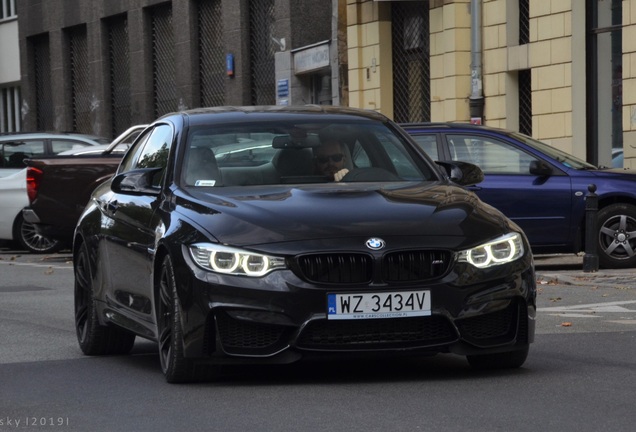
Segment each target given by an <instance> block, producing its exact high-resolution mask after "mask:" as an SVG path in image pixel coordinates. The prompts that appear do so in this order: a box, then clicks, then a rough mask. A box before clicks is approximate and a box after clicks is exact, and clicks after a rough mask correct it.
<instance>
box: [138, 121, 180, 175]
mask: <svg viewBox="0 0 636 432" xmlns="http://www.w3.org/2000/svg"><path fill="white" fill-rule="evenodd" d="M171 143H172V128H171V127H170V126H168V125H159V126H157V127H156V128H155V129H154V130H153V131H152V133H151V134H150V137H149V138H148V140H147V141H146V144H145V145H144V146H143V149H141V152H140V153H139V157H138V158H137V162H136V163H135V166H134V168H135V169H143V168H163V170H161V171H160V172H159V173H157V174H156V175H155V176H154V178H153V182H152V185H153V186H155V187H158V186H159V185H160V183H161V178H162V177H163V173H164V172H165V168H166V165H167V164H168V154H169V153H170V146H171Z"/></svg>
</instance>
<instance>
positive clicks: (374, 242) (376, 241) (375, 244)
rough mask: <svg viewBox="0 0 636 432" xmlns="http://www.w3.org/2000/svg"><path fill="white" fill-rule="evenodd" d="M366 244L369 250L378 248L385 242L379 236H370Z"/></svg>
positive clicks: (381, 247)
mask: <svg viewBox="0 0 636 432" xmlns="http://www.w3.org/2000/svg"><path fill="white" fill-rule="evenodd" d="M366 245H367V247H368V248H369V249H371V250H380V249H383V248H384V247H385V246H386V243H385V241H384V240H382V239H381V238H378V237H372V238H370V239H369V240H367V242H366Z"/></svg>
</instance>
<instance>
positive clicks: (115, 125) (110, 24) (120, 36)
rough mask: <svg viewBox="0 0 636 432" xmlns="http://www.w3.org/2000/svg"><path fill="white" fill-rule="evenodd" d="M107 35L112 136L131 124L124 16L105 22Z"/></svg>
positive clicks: (127, 48) (126, 25) (128, 58)
mask: <svg viewBox="0 0 636 432" xmlns="http://www.w3.org/2000/svg"><path fill="white" fill-rule="evenodd" d="M106 28H107V35H108V78H109V85H110V112H111V122H112V130H111V131H112V136H118V135H119V134H121V133H123V132H124V131H125V130H126V129H128V127H129V126H130V125H131V124H132V115H131V112H130V54H129V53H130V49H129V45H128V19H127V17H126V15H119V16H116V17H112V18H110V19H108V20H107V21H106Z"/></svg>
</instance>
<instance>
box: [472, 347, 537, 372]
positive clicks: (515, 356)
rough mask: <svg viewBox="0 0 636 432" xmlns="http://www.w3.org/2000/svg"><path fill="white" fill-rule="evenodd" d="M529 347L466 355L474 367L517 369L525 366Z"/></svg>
mask: <svg viewBox="0 0 636 432" xmlns="http://www.w3.org/2000/svg"><path fill="white" fill-rule="evenodd" d="M529 350H530V349H529V347H528V346H526V347H525V348H524V349H521V350H516V351H508V352H503V353H496V354H482V355H469V356H466V359H467V360H468V364H470V366H471V367H472V368H473V369H479V370H489V369H517V368H520V367H521V366H523V364H524V363H525V362H526V359H527V358H528V352H529Z"/></svg>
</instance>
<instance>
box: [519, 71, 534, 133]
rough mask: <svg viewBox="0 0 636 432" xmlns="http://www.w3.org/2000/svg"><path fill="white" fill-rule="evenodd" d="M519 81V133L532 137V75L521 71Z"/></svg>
mask: <svg viewBox="0 0 636 432" xmlns="http://www.w3.org/2000/svg"><path fill="white" fill-rule="evenodd" d="M518 79H519V132H521V133H522V134H526V135H528V136H532V73H531V71H530V69H526V70H520V71H519V73H518Z"/></svg>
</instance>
